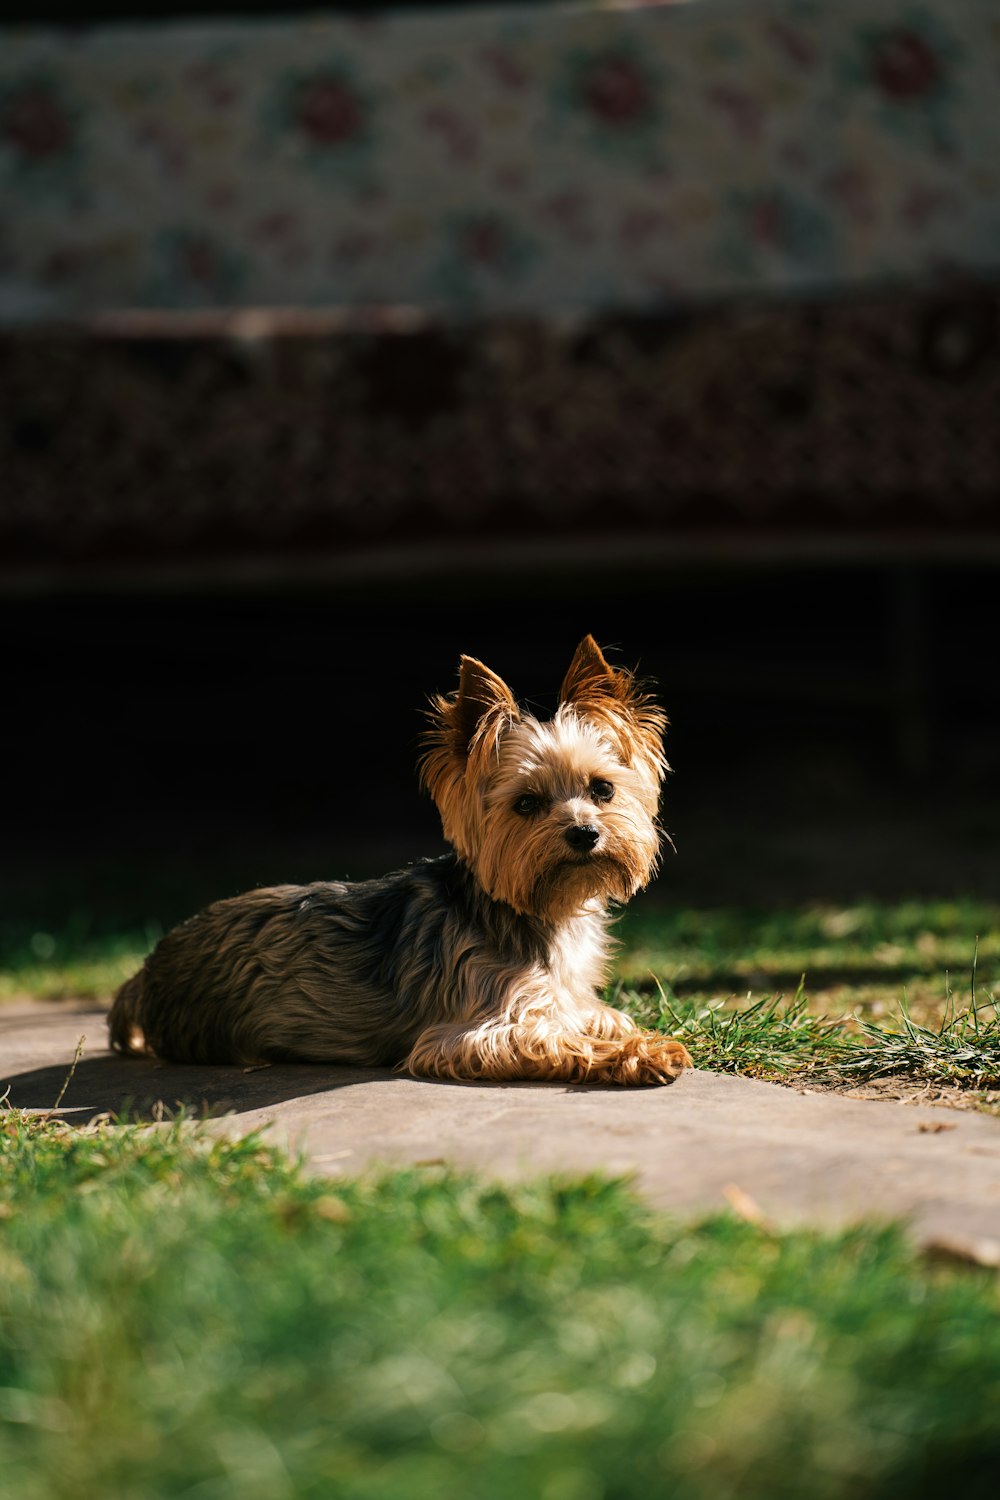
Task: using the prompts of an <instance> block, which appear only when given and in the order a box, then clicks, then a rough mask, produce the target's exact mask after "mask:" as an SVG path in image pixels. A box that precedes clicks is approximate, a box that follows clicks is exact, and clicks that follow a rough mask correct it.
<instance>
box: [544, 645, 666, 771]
mask: <svg viewBox="0 0 1000 1500" xmlns="http://www.w3.org/2000/svg"><path fill="white" fill-rule="evenodd" d="M559 703H560V707H567V708H571V709H573V710H574V712H576V713H578V714H581V715H583V716H585V717H586V718H589V719H595V720H596V721H597V722H598V723H599V724H600V725H601V726H602V727H603V728H605V729H607V730H609V731H610V732H611V733H612V735H613V736H614V737H615V739H616V740H617V741H618V744H619V746H620V748H621V752H622V755H623V756H624V758H625V760H626V761H628V762H629V763H630V764H633V763H635V762H636V761H639V762H640V763H642V764H644V765H645V766H646V768H647V769H648V770H649V771H650V773H651V774H652V775H653V777H654V778H655V780H656V781H657V782H660V781H662V779H663V775H664V773H665V772H666V770H667V769H668V767H667V762H666V760H665V758H664V755H663V731H664V730H665V729H666V727H667V716H666V714H665V713H664V712H663V710H662V709H661V708H660V707H659V705H658V704H657V703H655V702H654V700H653V699H652V698H651V697H650V696H649V694H648V693H647V692H646V691H645V689H644V688H643V687H642V686H641V685H640V684H639V683H637V682H636V680H635V677H634V676H633V675H632V673H631V672H626V671H624V670H623V669H622V668H620V667H611V666H609V665H608V663H607V662H606V661H605V659H604V654H603V652H602V651H601V648H600V646H599V645H598V644H597V642H596V641H595V640H594V637H593V636H592V635H585V636H584V638H583V640H582V641H581V642H580V644H579V646H577V648H576V653H575V655H574V657H573V660H572V661H571V662H570V664H569V671H568V672H567V673H566V676H565V678H564V679H563V685H562V688H561V689H560V692H559Z"/></svg>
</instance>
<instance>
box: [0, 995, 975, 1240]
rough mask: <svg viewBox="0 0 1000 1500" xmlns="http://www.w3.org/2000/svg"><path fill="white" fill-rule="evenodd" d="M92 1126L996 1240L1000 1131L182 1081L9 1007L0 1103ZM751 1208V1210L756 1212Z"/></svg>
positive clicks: (435, 1089)
mask: <svg viewBox="0 0 1000 1500" xmlns="http://www.w3.org/2000/svg"><path fill="white" fill-rule="evenodd" d="M83 1035H85V1036H86V1038H87V1041H86V1044H85V1049H84V1052H83V1056H82V1058H81V1060H80V1062H79V1064H78V1066H77V1068H76V1071H75V1072H74V1074H73V1077H72V1079H71V1080H70V1083H69V1086H68V1088H67V1089H66V1092H65V1095H64V1097H63V1100H62V1105H61V1108H60V1110H59V1114H60V1115H61V1116H63V1117H64V1118H66V1119H67V1120H70V1121H74V1122H78V1123H80V1124H85V1123H87V1122H88V1121H90V1120H92V1119H94V1118H95V1117H96V1116H98V1115H100V1114H101V1113H103V1112H105V1111H111V1112H119V1111H121V1110H122V1109H123V1108H125V1107H128V1108H129V1111H130V1115H131V1117H132V1118H144V1119H155V1118H157V1117H162V1112H163V1110H164V1109H165V1110H167V1111H172V1110H175V1109H176V1108H177V1107H178V1106H179V1105H180V1104H185V1105H187V1106H188V1107H189V1108H190V1109H192V1110H193V1111H195V1112H197V1113H201V1112H211V1113H212V1114H214V1115H217V1116H220V1115H222V1114H225V1118H217V1119H215V1120H213V1121H212V1122H211V1124H210V1126H209V1128H210V1129H213V1130H223V1131H227V1132H230V1133H240V1134H242V1133H244V1132H246V1131H248V1130H251V1129H253V1128H255V1127H257V1126H261V1125H268V1126H269V1127H270V1129H269V1134H268V1138H269V1139H271V1140H273V1141H275V1142H276V1143H281V1144H286V1145H289V1146H291V1147H293V1148H294V1149H301V1150H303V1151H305V1152H306V1154H307V1155H308V1157H309V1159H310V1161H311V1163H312V1165H313V1167H314V1168H315V1170H317V1171H318V1172H322V1173H325V1174H328V1175H331V1176H335V1175H337V1174H342V1173H354V1172H357V1171H359V1170H361V1169H362V1168H363V1167H365V1166H367V1165H368V1164H369V1163H372V1162H384V1163H390V1164H410V1165H412V1164H418V1165H430V1164H437V1163H449V1164H454V1165H455V1166H458V1167H470V1168H476V1169H478V1170H481V1171H485V1172H487V1173H491V1174H496V1175H497V1176H500V1177H504V1178H515V1177H524V1176H528V1175H530V1174H532V1173H538V1172H560V1173H580V1172H587V1171H594V1170H597V1171H601V1172H605V1173H611V1174H614V1175H619V1174H629V1175H631V1176H633V1177H634V1179H635V1182H636V1185H637V1187H638V1188H639V1189H640V1190H641V1191H642V1192H643V1193H644V1194H645V1196H646V1197H647V1198H648V1199H649V1200H650V1201H651V1202H652V1203H653V1204H655V1205H656V1206H657V1207H661V1208H666V1209H671V1210H676V1211H678V1212H683V1213H691V1212H700V1211H703V1210H715V1209H720V1208H723V1207H724V1206H725V1203H726V1201H727V1199H728V1201H731V1202H732V1201H734V1200H735V1201H736V1202H737V1203H738V1204H740V1203H741V1204H743V1206H744V1209H745V1210H749V1211H750V1212H752V1211H753V1205H756V1207H757V1208H759V1210H760V1211H761V1213H762V1214H763V1215H764V1216H765V1217H766V1218H767V1219H768V1220H769V1221H772V1222H774V1223H775V1224H778V1225H787V1224H800V1223H812V1224H817V1225H837V1224H844V1223H848V1222H850V1221H851V1220H854V1219H857V1218H859V1217H861V1216H868V1217H871V1216H874V1217H876V1218H903V1219H905V1220H906V1221H907V1222H908V1223H909V1225H910V1227H911V1231H912V1233H913V1235H914V1237H915V1238H916V1239H917V1241H918V1242H920V1243H927V1242H929V1241H934V1240H948V1241H956V1242H958V1243H959V1244H961V1243H962V1242H969V1243H971V1242H973V1241H975V1240H977V1239H982V1238H987V1239H991V1240H994V1241H1000V1119H994V1118H990V1117H987V1116H984V1115H980V1114H975V1113H972V1112H964V1111H956V1110H946V1109H934V1108H929V1107H914V1106H913V1105H902V1104H898V1103H894V1102H893V1103H888V1102H882V1101H869V1100H855V1099H848V1098H843V1097H840V1096H837V1095H833V1094H810V1093H803V1092H799V1091H798V1090H796V1089H791V1088H782V1087H779V1086H777V1085H774V1084H767V1083H758V1082H755V1081H753V1080H751V1079H745V1078H733V1077H729V1076H723V1075H720V1074H715V1073H705V1072H695V1073H688V1074H685V1076H684V1077H683V1078H682V1079H681V1080H680V1081H679V1082H678V1083H676V1084H675V1085H673V1087H671V1088H662V1089H658V1088H650V1089H635V1090H625V1089H613V1088H593V1087H569V1088H567V1087H565V1086H562V1085H557V1084H546V1085H539V1084H527V1083H526V1084H455V1083H443V1082H432V1081H427V1080H420V1079H415V1078H409V1077H400V1076H398V1075H396V1074H393V1073H390V1072H387V1071H377V1070H361V1069H355V1068H339V1067H326V1066H286V1065H282V1066H275V1067H267V1068H259V1069H253V1070H249V1071H244V1070H243V1069H240V1068H231V1067H224V1068H215V1067H212V1068H209V1067H176V1066H174V1065H172V1064H167V1063H158V1062H153V1061H147V1060H145V1059H122V1058H119V1057H116V1056H114V1055H112V1054H111V1053H109V1052H108V1051H107V1050H106V1043H105V1025H104V1014H103V1012H101V1011H96V1010H89V1011H82V1010H73V1009H72V1008H67V1007H64V1006H40V1005H39V1006H30V1007H8V1008H4V1009H2V1010H0V1094H2V1093H3V1091H4V1090H5V1089H7V1088H9V1095H8V1102H9V1103H10V1104H11V1105H13V1106H16V1107H20V1108H23V1109H31V1110H46V1111H47V1110H51V1109H52V1107H53V1105H54V1104H55V1101H56V1099H57V1098H58V1097H59V1094H60V1091H61V1089H62V1087H63V1084H64V1082H65V1079H66V1076H67V1073H68V1071H69V1067H70V1064H71V1062H72V1059H73V1055H74V1052H75V1050H76V1046H77V1042H78V1041H79V1039H80V1037H81V1036H83ZM741 1195H747V1197H748V1198H749V1200H752V1202H751V1203H747V1198H745V1197H742V1196H741Z"/></svg>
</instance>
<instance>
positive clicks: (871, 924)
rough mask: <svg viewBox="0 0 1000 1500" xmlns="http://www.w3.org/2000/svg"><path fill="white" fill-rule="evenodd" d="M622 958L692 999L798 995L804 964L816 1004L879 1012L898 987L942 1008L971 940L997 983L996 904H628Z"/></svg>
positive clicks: (624, 969) (638, 978)
mask: <svg viewBox="0 0 1000 1500" xmlns="http://www.w3.org/2000/svg"><path fill="white" fill-rule="evenodd" d="M619 936H620V937H621V939H622V952H621V956H620V961H619V965H618V969H619V974H620V976H621V978H622V979H623V981H624V982H625V983H626V984H627V985H629V986H630V987H632V988H640V989H641V988H645V987H651V986H652V977H651V976H652V975H656V976H657V978H658V979H660V980H661V981H662V982H663V984H664V985H666V986H667V987H668V988H669V989H670V990H671V992H672V993H673V994H675V995H677V996H679V997H682V998H691V999H694V1000H696V1001H706V1002H707V1001H710V1000H718V999H720V998H725V997H727V996H730V995H734V994H738V995H745V994H746V992H747V990H752V991H754V992H755V993H756V994H758V995H759V994H779V993H784V994H786V995H790V994H794V992H795V990H796V989H797V987H798V983H799V979H800V977H801V976H802V975H803V974H805V976H806V981H807V985H806V988H807V992H808V994H809V996H810V1000H811V1002H812V1005H813V1008H814V1009H815V1010H817V1011H819V1012H821V1013H823V1014H825V1015H836V1014H842V1013H843V1012H845V1011H852V1010H858V1011H861V1012H862V1013H865V1014H868V1015H869V1016H872V1017H874V1018H877V1017H878V1016H879V1015H882V1014H885V1012H886V1011H887V1010H891V1009H894V1008H895V1006H896V1004H897V1003H898V1001H899V1000H900V998H901V997H902V994H903V991H904V990H905V991H906V993H907V996H908V999H909V1004H910V1008H911V1011H913V1012H914V1013H920V1014H921V1019H925V1018H929V1017H930V1016H932V1015H934V1016H942V1015H943V1014H944V1011H945V1009H946V1007H947V1003H948V996H949V993H951V992H960V991H961V990H962V988H963V987H964V988H966V989H967V988H968V985H969V983H970V980H971V973H972V966H973V963H974V962H975V961H976V953H977V945H978V969H979V984H980V987H981V988H982V989H983V990H984V991H989V990H991V989H992V990H996V991H1000V904H997V903H995V902H988V901H974V900H970V899H964V900H949V901H929V900H923V901H916V900H912V901H897V902H884V901H883V902H876V901H859V902H855V903H853V904H852V905H850V906H829V905H809V906H804V907H784V908H767V909H760V910H756V909H753V908H711V909H705V910H702V909H691V908H680V909H677V910H674V911H670V910H665V909H660V908H658V907H657V906H654V905H652V904H651V903H649V902H645V903H643V904H642V905H641V906H638V905H636V906H633V907H631V908H630V909H629V910H628V911H626V913H625V915H624V917H623V919H622V922H621V924H620V927H619Z"/></svg>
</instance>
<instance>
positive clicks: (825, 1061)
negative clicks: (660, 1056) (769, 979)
mask: <svg viewBox="0 0 1000 1500" xmlns="http://www.w3.org/2000/svg"><path fill="white" fill-rule="evenodd" d="M655 984H656V993H655V995H654V996H650V995H637V994H635V993H634V992H630V993H629V992H625V993H621V994H619V996H618V997H617V998H616V1003H617V1004H620V1005H622V1006H623V1007H624V1009H626V1010H627V1011H628V1012H629V1014H630V1015H632V1016H634V1018H635V1019H636V1020H637V1021H639V1022H640V1023H641V1024H642V1025H644V1026H652V1027H654V1028H655V1029H656V1030H659V1031H665V1032H669V1033H670V1034H671V1035H672V1036H676V1037H678V1038H679V1039H680V1040H681V1041H683V1042H684V1043H685V1044H686V1045H687V1047H688V1048H689V1050H690V1051H691V1052H692V1054H693V1055H694V1057H695V1059H696V1062H697V1065H698V1067H700V1068H709V1069H714V1070H715V1071H717V1072H720V1073H745V1074H749V1075H750V1076H751V1077H759V1078H770V1077H774V1076H775V1075H777V1076H782V1075H786V1074H789V1073H796V1074H798V1073H804V1072H809V1071H811V1070H812V1069H815V1068H817V1067H820V1066H823V1067H829V1066H830V1065H831V1064H835V1063H836V1062H837V1061H838V1060H839V1059H840V1058H842V1057H845V1056H847V1055H849V1054H850V1052H851V1051H852V1050H853V1044H852V1040H851V1038H850V1036H849V1035H848V1033H846V1032H845V1031H844V1028H843V1026H842V1024H841V1022H840V1020H839V1019H834V1020H831V1019H828V1018H825V1017H823V1016H817V1015H816V1014H815V1013H814V1012H813V1011H812V1010H811V1009H810V1007H809V1000H808V997H807V995H806V993H805V980H804V978H803V980H802V981H801V982H800V984H799V987H798V989H797V990H796V992H795V994H794V995H793V996H792V998H791V1000H786V999H785V998H784V996H783V995H770V996H763V997H761V998H759V999H757V1000H755V999H753V997H752V996H751V995H747V997H746V1000H745V1001H744V1002H743V1003H742V1004H739V1005H733V1004H732V1003H730V1002H727V1001H721V1000H709V1001H703V1000H698V999H686V998H685V999H679V998H678V997H677V996H674V995H670V994H668V992H667V990H666V989H665V988H664V986H663V985H662V984H661V983H660V981H659V980H656V981H655Z"/></svg>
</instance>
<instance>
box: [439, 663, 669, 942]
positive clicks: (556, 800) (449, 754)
mask: <svg viewBox="0 0 1000 1500" xmlns="http://www.w3.org/2000/svg"><path fill="white" fill-rule="evenodd" d="M666 723H667V720H666V716H665V715H664V713H663V712H662V710H661V709H660V708H659V707H658V706H657V705H656V704H655V703H654V702H653V701H652V699H651V698H650V697H649V696H648V694H647V693H646V691H645V690H644V689H643V688H642V687H640V686H639V684H637V682H636V680H635V678H634V677H633V676H632V674H631V673H630V672H626V671H622V670H620V669H616V668H614V667H610V666H609V665H608V663H607V662H606V661H605V659H604V657H603V655H602V654H601V651H600V648H599V647H598V646H597V644H596V642H595V641H594V640H593V638H592V637H591V636H589V635H588V636H586V637H585V638H584V639H583V640H582V641H581V642H580V645H579V646H578V647H577V650H576V654H575V656H574V657H573V660H572V662H571V664H570V668H569V671H568V672H567V673H566V677H565V680H564V682H563V685H562V691H561V693H560V697H559V707H558V709H557V711H556V714H555V717H554V718H552V719H550V720H548V721H544V722H540V721H539V720H538V719H535V718H533V717H531V716H530V715H528V714H523V713H522V712H521V711H520V709H519V708H518V706H517V703H516V701H515V699H514V696H513V694H512V693H511V691H510V689H509V688H508V687H507V685H506V683H505V682H503V681H502V679H501V678H499V677H498V676H497V675H496V673H495V672H491V671H490V669H489V668H488V667H485V666H484V665H483V663H482V662H480V661H476V660H475V659H474V658H473V657H469V656H463V657H462V661H461V669H460V678H459V686H458V690H457V692H455V693H452V694H450V695H449V696H448V697H446V698H445V697H437V698H435V699H433V700H432V708H431V727H430V729H429V730H428V732H427V734H426V736H425V742H424V743H425V749H424V754H423V757H422V760H421V766H420V771H421V779H422V781H423V783H424V785H425V786H426V787H427V789H428V790H429V792H430V794H431V796H432V797H433V798H434V801H435V803H436V804H437V808H438V811H439V812H440V814H441V822H442V824H443V827H444V834H445V838H446V839H447V840H448V841H449V843H450V844H452V845H453V847H454V848H455V850H456V851H457V853H458V854H459V855H460V856H461V858H462V859H463V860H464V861H465V863H466V864H467V865H468V867H469V869H470V870H471V871H472V873H473V874H474V875H475V876H476V878H477V880H478V881H479V883H480V884H481V885H482V887H483V889H484V890H485V891H486V892H487V893H488V894H489V895H490V896H492V897H493V899H494V900H496V901H504V902H506V903H507V904H508V905H509V906H512V907H513V908H514V910H515V911H518V912H522V913H526V914H531V915H533V916H537V917H542V918H544V919H546V920H549V921H560V920H563V919H565V918H566V917H569V916H572V915H573V914H574V913H576V912H578V911H580V910H582V909H583V908H584V906H585V905H586V904H587V902H589V901H591V900H592V899H594V898H595V897H596V898H598V899H599V900H601V901H602V902H608V901H627V900H628V899H629V898H630V897H631V896H634V895H635V893H636V891H638V890H640V889H641V888H642V887H643V886H644V885H646V883H647V882H648V881H649V880H650V879H651V877H652V875H653V873H654V871H655V869H656V865H657V860H658V857H659V846H660V838H659V830H658V827H657V822H656V813H657V806H658V803H659V794H660V786H661V784H662V781H663V777H664V775H665V773H666V771H667V769H668V767H667V763H666V760H665V759H664V755H663V731H664V729H665V727H666Z"/></svg>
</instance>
